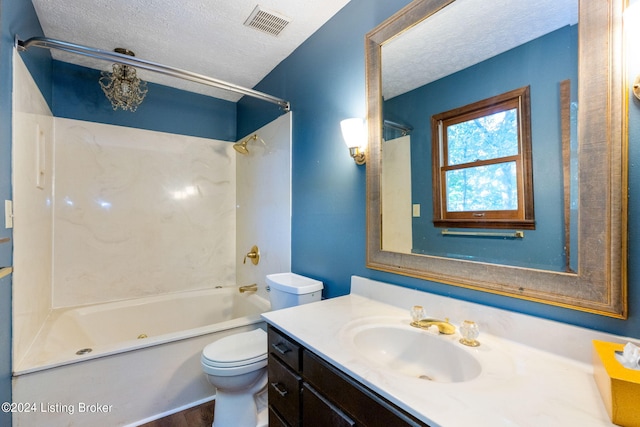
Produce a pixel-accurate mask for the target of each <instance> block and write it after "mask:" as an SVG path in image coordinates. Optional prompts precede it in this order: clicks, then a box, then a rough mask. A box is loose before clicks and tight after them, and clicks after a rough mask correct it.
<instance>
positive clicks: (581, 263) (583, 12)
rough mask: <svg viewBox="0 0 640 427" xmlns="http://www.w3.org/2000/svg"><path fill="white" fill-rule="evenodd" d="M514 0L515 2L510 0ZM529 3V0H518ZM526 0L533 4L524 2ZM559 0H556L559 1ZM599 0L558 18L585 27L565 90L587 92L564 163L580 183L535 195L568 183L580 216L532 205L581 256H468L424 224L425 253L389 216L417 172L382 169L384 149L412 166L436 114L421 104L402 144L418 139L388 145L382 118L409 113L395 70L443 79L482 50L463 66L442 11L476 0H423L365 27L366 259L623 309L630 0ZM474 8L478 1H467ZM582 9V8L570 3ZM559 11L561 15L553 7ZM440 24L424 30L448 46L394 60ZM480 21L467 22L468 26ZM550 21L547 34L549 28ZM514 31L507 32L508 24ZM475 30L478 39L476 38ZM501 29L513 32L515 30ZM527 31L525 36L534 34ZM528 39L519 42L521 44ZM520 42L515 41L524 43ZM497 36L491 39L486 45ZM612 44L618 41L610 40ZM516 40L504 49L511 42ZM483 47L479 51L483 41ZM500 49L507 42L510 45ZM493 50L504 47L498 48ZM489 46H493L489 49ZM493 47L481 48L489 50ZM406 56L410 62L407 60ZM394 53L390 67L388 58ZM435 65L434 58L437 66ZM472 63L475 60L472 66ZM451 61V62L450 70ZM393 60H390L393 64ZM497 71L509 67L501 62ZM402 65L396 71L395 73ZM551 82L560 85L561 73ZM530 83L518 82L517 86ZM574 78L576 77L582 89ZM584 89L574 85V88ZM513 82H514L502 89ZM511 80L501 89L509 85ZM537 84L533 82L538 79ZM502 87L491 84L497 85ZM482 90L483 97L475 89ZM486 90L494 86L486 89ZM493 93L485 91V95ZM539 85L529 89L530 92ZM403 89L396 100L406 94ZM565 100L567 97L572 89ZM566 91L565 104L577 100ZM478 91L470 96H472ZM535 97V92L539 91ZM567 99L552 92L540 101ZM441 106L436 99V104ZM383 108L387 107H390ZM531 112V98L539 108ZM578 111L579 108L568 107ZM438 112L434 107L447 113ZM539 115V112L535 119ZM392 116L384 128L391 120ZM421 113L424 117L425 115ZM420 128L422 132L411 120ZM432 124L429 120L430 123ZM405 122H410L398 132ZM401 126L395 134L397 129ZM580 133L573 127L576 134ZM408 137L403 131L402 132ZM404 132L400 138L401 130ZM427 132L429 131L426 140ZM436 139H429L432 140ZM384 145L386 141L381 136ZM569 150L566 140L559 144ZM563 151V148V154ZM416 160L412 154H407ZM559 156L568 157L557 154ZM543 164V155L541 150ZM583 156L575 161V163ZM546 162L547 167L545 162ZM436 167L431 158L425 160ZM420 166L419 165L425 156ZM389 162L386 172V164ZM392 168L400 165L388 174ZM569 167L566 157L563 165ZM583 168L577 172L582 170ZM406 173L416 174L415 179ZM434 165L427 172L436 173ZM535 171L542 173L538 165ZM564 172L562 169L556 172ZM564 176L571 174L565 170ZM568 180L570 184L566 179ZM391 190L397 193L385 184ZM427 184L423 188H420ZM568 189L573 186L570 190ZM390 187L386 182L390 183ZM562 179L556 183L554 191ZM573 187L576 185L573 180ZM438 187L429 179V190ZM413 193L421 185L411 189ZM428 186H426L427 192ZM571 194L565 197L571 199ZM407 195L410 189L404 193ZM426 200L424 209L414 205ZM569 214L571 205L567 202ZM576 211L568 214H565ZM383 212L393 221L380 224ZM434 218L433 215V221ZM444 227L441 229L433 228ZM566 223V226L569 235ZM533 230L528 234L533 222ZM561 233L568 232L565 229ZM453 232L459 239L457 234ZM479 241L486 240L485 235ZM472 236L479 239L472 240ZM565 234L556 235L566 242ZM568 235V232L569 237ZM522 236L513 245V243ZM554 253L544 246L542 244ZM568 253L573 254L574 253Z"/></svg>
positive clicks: (563, 302) (567, 302) (490, 287)
mask: <svg viewBox="0 0 640 427" xmlns="http://www.w3.org/2000/svg"><path fill="white" fill-rule="evenodd" d="M505 2H508V0H505ZM518 3H522V2H518ZM525 3H526V2H525ZM552 3H558V2H552ZM592 3H593V2H579V10H578V16H579V20H578V21H579V24H578V25H577V30H576V25H575V23H573V24H572V23H571V22H563V23H560V24H559V25H560V27H565V26H566V25H570V26H571V25H573V27H567V28H573V31H575V33H576V34H577V40H576V43H575V44H576V46H577V69H576V71H575V75H579V76H580V80H579V81H578V82H577V84H576V82H575V80H576V79H570V80H571V84H572V86H573V91H574V93H573V94H571V90H570V89H569V91H568V92H563V93H567V95H566V96H567V97H568V99H570V100H571V102H574V103H575V101H577V100H579V105H580V106H581V107H582V108H577V109H574V112H575V111H576V110H577V113H576V114H577V123H576V120H575V119H574V120H573V122H574V123H575V124H576V127H577V129H576V130H575V132H572V133H573V135H574V139H575V142H574V146H576V147H577V148H576V149H575V150H574V151H575V156H576V158H570V159H569V160H568V161H566V162H565V163H566V164H568V165H572V166H573V168H572V170H571V174H572V175H573V176H574V179H573V184H572V183H571V179H570V178H569V179H568V180H566V179H565V181H564V182H563V180H562V179H560V180H556V181H552V182H550V183H548V184H546V185H538V187H540V188H536V186H535V185H534V193H535V199H536V200H535V203H537V204H546V203H549V201H548V200H546V199H545V197H546V196H547V195H548V194H551V193H554V194H556V195H557V194H558V193H560V197H561V198H560V199H559V200H560V204H563V201H564V203H565V204H567V200H570V203H575V204H576V206H577V209H578V211H579V213H580V215H573V217H572V219H571V223H572V224H571V227H568V226H566V225H565V224H568V223H569V222H570V221H569V220H567V219H566V218H564V219H563V217H562V211H560V218H555V219H551V220H549V219H547V218H544V215H539V214H538V212H539V211H540V210H539V209H536V228H537V229H536V230H535V232H538V229H539V230H545V229H547V228H549V230H552V231H550V233H551V234H549V235H547V236H546V237H544V241H549V242H551V241H554V242H556V243H554V248H555V249H554V250H555V251H556V252H557V253H559V254H560V257H561V258H562V257H563V253H564V251H565V248H566V247H567V246H569V247H571V248H573V249H572V250H571V252H572V253H571V258H573V259H574V261H573V262H571V264H570V266H569V262H568V261H567V262H566V265H567V267H566V268H563V266H560V267H558V266H557V265H552V266H549V265H546V264H545V263H540V262H537V261H534V262H531V263H529V264H527V263H526V262H525V261H526V260H525V261H522V260H520V259H515V260H510V259H507V260H506V261H503V260H502V259H489V260H487V259H484V258H481V257H479V256H477V255H474V254H473V252H472V253H471V255H464V254H463V256H458V255H457V254H456V255H450V254H449V250H444V251H441V252H438V250H439V248H440V245H437V244H434V242H437V238H438V237H439V236H435V235H434V233H432V234H425V235H424V236H422V237H420V238H423V239H425V240H429V243H430V244H432V246H434V248H435V249H434V251H417V250H416V246H417V245H416V244H415V242H413V243H412V242H407V238H406V237H402V236H407V233H409V235H411V233H414V234H413V236H414V239H415V236H416V234H415V230H412V226H411V222H414V223H415V218H414V220H413V221H409V222H408V223H409V225H407V221H406V220H403V221H400V222H403V223H404V225H403V227H404V231H403V230H402V228H396V226H395V225H393V226H392V225H390V219H389V218H390V216H389V207H393V206H395V205H398V203H402V201H396V200H390V198H391V195H392V194H393V195H397V193H398V191H394V190H395V189H396V188H400V187H394V186H398V185H399V186H402V182H403V180H404V182H405V183H406V182H407V179H408V180H409V182H411V183H412V184H413V183H414V182H415V181H414V179H415V178H414V177H413V176H411V174H412V172H407V171H406V169H411V168H405V170H404V177H403V176H402V175H401V174H400V173H395V172H396V171H397V172H399V171H400V169H402V168H399V169H397V170H396V171H394V170H392V169H391V168H387V169H385V163H383V157H384V158H385V160H384V161H385V162H387V160H386V157H387V156H392V157H396V158H404V159H405V160H403V161H405V162H406V161H411V162H412V163H411V165H412V167H414V165H416V161H417V160H416V159H414V158H413V156H414V145H415V146H423V147H425V146H428V147H430V146H431V141H430V139H431V133H430V132H431V131H430V129H429V132H419V127H420V126H422V127H424V126H425V123H429V121H430V119H431V114H435V113H429V112H423V111H419V113H420V114H423V117H424V119H423V120H419V121H418V122H414V123H404V124H405V125H409V128H410V132H409V140H408V141H407V140H406V136H405V137H402V138H405V142H404V144H405V146H409V147H411V148H410V149H405V150H399V151H396V150H395V149H390V148H383V145H384V144H386V143H383V138H384V136H387V139H389V137H388V135H384V133H385V132H384V130H385V128H392V131H393V129H394V128H397V124H398V123H400V124H401V125H402V124H403V123H402V119H403V116H402V114H396V116H393V114H392V113H394V110H393V109H392V106H391V101H392V100H393V96H394V95H390V93H391V92H388V91H389V90H390V88H391V87H392V86H393V87H396V86H398V85H402V84H404V82H406V78H402V79H399V80H398V84H395V83H394V84H393V85H391V83H392V82H393V80H394V79H395V78H396V74H398V71H397V70H406V69H415V68H418V67H421V66H422V65H423V64H427V65H428V66H429V67H426V68H424V69H421V70H420V73H417V74H420V75H422V77H424V76H426V75H433V77H431V80H434V79H442V78H443V76H446V75H449V74H451V73H458V74H459V70H460V69H462V68H466V69H465V70H464V71H463V72H465V73H466V72H468V71H469V70H470V69H471V68H473V67H474V65H472V64H476V63H478V60H477V59H472V58H468V57H469V55H470V54H466V55H462V57H463V58H465V60H467V59H469V61H470V62H469V63H468V64H460V62H461V61H460V60H459V59H456V61H452V60H451V59H452V58H454V57H455V58H458V55H451V54H447V52H451V51H452V50H453V49H456V48H459V49H462V47H464V46H466V45H467V44H468V43H466V42H462V41H460V40H459V39H454V40H453V41H449V42H445V41H444V40H445V39H444V36H443V35H442V34H443V32H444V33H451V32H453V29H451V25H450V24H448V26H447V25H443V24H441V20H439V17H440V16H441V15H442V14H444V13H448V12H449V11H450V10H453V9H454V8H457V9H461V10H463V15H464V16H473V15H474V12H475V11H476V9H477V8H478V6H475V7H474V6H473V4H474V1H473V0H416V1H414V2H412V3H410V4H409V5H408V6H406V7H405V8H404V9H402V10H401V11H400V12H398V13H397V14H396V15H394V16H392V17H391V18H389V19H388V20H386V21H385V22H383V23H382V24H381V25H379V26H378V27H377V28H375V29H374V30H373V31H371V32H370V33H369V34H367V37H366V61H367V63H366V66H367V102H368V123H369V153H368V162H367V267H369V268H373V269H378V270H383V271H388V272H392V273H397V274H403V275H408V276H413V277H418V278H423V279H428V280H433V281H437V282H442V283H446V284H451V285H458V286H463V287H468V288H472V289H477V290H483V291H487V292H493V293H498V294H503V295H507V296H512V297H518V298H523V299H527V300H533V301H538V302H544V303H548V304H553V305H559V306H564V307H570V308H573V309H577V310H582V311H588V312H593V313H598V314H603V315H608V316H612V317H619V318H626V315H627V312H626V216H625V212H626V188H627V185H626V168H627V166H626V165H627V161H626V152H625V149H624V148H625V146H626V138H627V136H626V134H625V129H626V122H625V120H626V96H625V93H626V92H625V84H624V81H623V74H624V73H623V61H622V28H621V27H622V23H621V16H622V11H623V8H624V6H623V2H622V1H621V0H610V2H609V5H610V7H609V8H605V7H601V6H598V5H594V4H592ZM465 7H471V8H472V9H464V8H465ZM574 7H575V6H574ZM521 15H522V16H523V18H530V17H531V14H530V13H527V14H521ZM555 15H556V16H558V15H561V14H559V13H555ZM513 21H516V22H515V23H516V27H518V26H520V27H522V26H530V27H533V25H529V24H527V23H525V22H523V21H522V20H515V19H511V20H508V22H509V23H513ZM430 25H432V26H433V27H434V28H432V29H431V31H435V33H432V34H431V36H430V37H428V38H427V37H425V36H421V37H418V38H421V39H423V40H425V39H426V40H433V42H431V44H434V43H436V41H437V42H439V43H440V44H441V45H443V46H444V47H445V49H444V50H443V53H440V54H437V53H434V52H430V53H429V54H428V55H429V56H428V58H427V59H424V58H423V57H421V56H420V54H419V53H420V52H421V51H422V50H423V49H422V48H420V49H418V48H415V47H414V48H413V49H412V54H411V55H409V56H410V58H406V56H407V55H406V54H404V58H402V57H399V58H392V55H391V54H392V53H393V52H394V48H393V45H395V44H401V43H404V40H406V39H405V37H406V38H411V37H412V36H411V34H412V33H415V32H416V29H417V28H419V27H424V26H430ZM471 26H473V25H472V24H469V23H465V25H460V27H463V28H469V27H471ZM492 28H494V29H495V32H500V31H502V30H507V31H512V30H510V29H509V26H508V25H506V24H505V25H499V26H495V25H494V26H493V27H492ZM547 32H548V31H545V32H542V33H540V34H546V33H547ZM509 34H511V33H509ZM476 38H477V37H476ZM502 38H503V39H504V38H506V39H511V38H513V37H511V38H510V37H505V36H502ZM526 41H527V40H525V42H526ZM520 43H522V42H520ZM520 43H519V44H520ZM486 44H487V45H494V43H486ZM611 47H613V48H611ZM512 48H513V46H511V47H507V49H512ZM475 50H479V49H477V48H476V49H475ZM503 51H504V50H503ZM493 55H494V56H495V55H499V53H498V54H496V53H493ZM489 56H490V55H489ZM486 57H487V56H485V58H486ZM407 59H408V62H407ZM522 62H523V63H524V64H525V65H527V66H528V67H529V71H528V72H527V73H526V74H529V75H531V74H536V73H539V72H540V69H535V68H534V69H531V66H532V65H534V67H535V65H536V64H538V65H539V63H536V62H531V61H529V62H528V63H527V61H522ZM387 63H391V65H392V66H391V67H387V68H385V67H386V64H387ZM437 64H440V65H438V66H437V67H435V68H434V66H435V65H437ZM470 65H471V68H469V66H470ZM445 66H446V67H449V66H450V67H452V68H451V69H449V70H444V71H443V69H444V68H445ZM388 68H390V69H388ZM494 68H495V69H496V70H502V69H501V68H496V67H494ZM394 69H395V71H394ZM475 78H476V77H475V76H474V77H471V78H470V77H468V76H467V79H468V80H470V81H475ZM428 81H429V80H427V83H425V82H424V81H423V82H419V83H417V85H418V86H416V83H414V84H413V86H411V85H410V86H409V89H406V88H404V89H396V93H404V92H407V90H413V89H415V88H416V87H419V86H424V85H428ZM554 84H559V82H555V83H554ZM521 86H522V85H521ZM576 86H577V87H576ZM576 89H577V91H576ZM506 90H508V89H506ZM506 90H505V91H506ZM532 91H533V89H532ZM492 95H495V94H492ZM477 96H479V95H477ZM488 96H490V95H488ZM488 96H487V97H488ZM533 97H534V95H533V94H532V98H533ZM397 98H400V96H398V97H397ZM439 98H440V99H441V100H443V101H444V102H445V103H444V104H443V106H442V107H441V111H445V110H448V109H450V108H456V107H460V106H461V105H448V104H446V103H447V102H449V103H452V102H453V103H455V102H460V101H458V100H457V99H454V98H455V97H454V96H453V95H452V93H451V91H450V90H449V91H447V90H443V91H442V92H441V94H440V96H439ZM565 98H566V97H565ZM565 98H563V99H564V101H563V102H564V103H565V104H569V105H570V103H569V102H568V101H566V99H565ZM476 101H479V99H471V100H470V101H469V103H471V102H476ZM532 102H533V101H532ZM547 102H549V103H551V102H553V103H555V104H554V107H555V105H557V104H559V103H560V101H559V100H557V96H556V98H554V99H552V100H549V101H547V100H546V99H545V100H544V101H543V104H542V106H543V108H544V106H545V105H546V104H544V103H547ZM437 108H440V107H437ZM385 109H386V110H385ZM532 110H533V107H532ZM566 110H567V111H569V112H570V111H571V108H567V109H566ZM441 111H436V113H438V112H441ZM534 120H535V117H533V114H532V121H534ZM385 121H386V126H385ZM423 122H424V123H423ZM414 129H415V133H414V132H413V130H414ZM425 129H426V128H425ZM400 132H402V131H400ZM392 133H393V132H392ZM576 135H577V136H576ZM396 136H400V135H396ZM402 138H399V139H402ZM418 139H424V140H418ZM427 139H428V141H427ZM536 142H537V141H536V136H535V132H534V135H533V141H532V145H533V152H534V159H533V162H534V166H533V169H534V183H535V182H536V171H537V170H544V169H536V156H535V154H536ZM385 147H386V145H385ZM542 151H548V150H547V149H546V148H545V149H542V148H539V147H538V152H542ZM560 151H561V150H560ZM422 152H423V155H422V157H423V158H424V157H427V160H426V161H427V162H430V157H429V156H430V153H429V152H426V153H425V150H424V149H423V150H422ZM559 157H561V156H559ZM407 159H410V160H407ZM555 162H556V163H560V164H562V161H561V160H557V161H555ZM538 163H540V160H538ZM575 165H577V167H576V166H575ZM538 166H539V165H538ZM430 168H431V166H430V165H429V169H430ZM417 169H422V167H421V166H419V167H418V168H417ZM385 171H386V172H387V173H386V174H385V173H384V172H385ZM390 171H393V172H394V173H390ZM559 171H560V172H561V173H560V175H562V172H563V167H562V166H560V167H559ZM574 172H575V173H574ZM407 175H409V177H407ZM427 175H429V177H430V175H431V172H430V171H429V172H428V173H427ZM538 175H545V174H544V173H540V172H538ZM556 175H558V174H556ZM564 175H567V173H566V170H564ZM567 182H569V184H568V185H567ZM389 188H392V191H387V190H389ZM420 188H422V187H420ZM563 188H566V189H565V190H564V191H563V190H562V189H563ZM383 189H384V192H383ZM558 189H560V190H558ZM569 189H571V190H569ZM430 190H431V189H430V188H429V191H430ZM413 193H414V194H416V193H417V192H416V191H414V192H413ZM424 193H428V191H424ZM413 197H414V196H409V203H410V204H411V205H410V206H407V209H406V210H405V211H407V212H408V215H412V216H414V217H416V214H417V215H418V216H420V217H426V218H423V219H425V221H432V215H433V213H432V207H431V205H430V204H429V201H428V200H427V202H423V203H418V205H419V206H418V207H417V208H416V206H414V205H416V203H415V201H414V200H413ZM565 197H569V198H568V199H565ZM404 202H405V204H406V199H405V200H404ZM416 209H418V210H419V211H421V212H416ZM565 213H566V212H565ZM569 215H570V216H571V214H570V213H569ZM383 218H384V219H385V220H386V221H385V222H384V224H385V225H384V226H383ZM431 226H432V228H433V224H431ZM385 230H393V232H392V233H385ZM437 232H438V233H440V230H439V229H437ZM565 232H566V234H564V233H565ZM527 233H529V232H527ZM559 235H562V236H560V237H558V236H559ZM531 236H532V235H531V234H529V235H527V234H525V237H524V238H523V239H518V240H520V241H517V242H514V241H513V240H514V239H510V238H507V239H475V240H472V241H471V243H468V244H465V245H462V246H465V247H474V250H476V251H479V252H477V253H487V249H486V248H485V247H484V246H482V245H485V243H482V242H483V241H485V242H486V241H488V240H491V244H492V245H494V246H495V247H496V248H499V247H501V246H502V247H506V248H507V249H506V250H505V251H504V252H507V253H520V254H523V253H524V254H526V253H527V251H526V250H525V249H522V248H523V247H524V245H523V242H524V241H526V240H527V239H530V240H532V237H531ZM449 239H457V237H453V238H451V237H449ZM478 241H481V242H480V243H477V242H478ZM474 242H475V243H474ZM557 242H560V243H559V244H558V243H557ZM566 242H569V244H568V245H567V244H566ZM514 244H515V245H519V246H516V248H517V249H512V248H511V247H510V246H513V245H514ZM545 252H546V249H545ZM566 258H567V259H568V258H569V256H566Z"/></svg>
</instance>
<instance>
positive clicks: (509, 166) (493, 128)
mask: <svg viewBox="0 0 640 427" xmlns="http://www.w3.org/2000/svg"><path fill="white" fill-rule="evenodd" d="M529 103H530V102H529V87H528V86H527V87H524V88H520V89H516V90H513V91H511V92H507V93H504V94H502V95H498V96H494V97H492V98H489V99H485V100H482V101H479V102H476V103H473V104H469V105H466V106H464V107H460V108H456V109H453V110H450V111H446V112H444V113H440V114H436V115H434V116H433V117H432V118H431V132H432V150H431V152H432V164H433V211H434V219H433V222H434V224H435V226H436V227H466V228H521V229H529V230H531V229H534V228H535V221H534V214H533V179H532V170H531V125H530V123H531V120H530V107H529Z"/></svg>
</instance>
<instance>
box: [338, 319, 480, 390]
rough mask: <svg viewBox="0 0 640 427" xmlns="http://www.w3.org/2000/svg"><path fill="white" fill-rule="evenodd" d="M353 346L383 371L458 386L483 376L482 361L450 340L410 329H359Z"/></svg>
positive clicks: (385, 326) (354, 337) (375, 327)
mask: <svg viewBox="0 0 640 427" xmlns="http://www.w3.org/2000/svg"><path fill="white" fill-rule="evenodd" d="M352 332H353V334H350V335H351V339H350V341H351V343H352V345H353V346H354V347H355V349H356V350H357V351H358V352H359V353H360V354H362V357H364V358H365V359H367V360H368V361H369V362H371V363H373V364H375V365H378V366H380V368H381V369H385V370H391V371H393V372H395V373H398V374H401V375H406V376H409V377H413V378H420V379H423V380H426V381H435V382H439V383H455V382H463V381H470V380H472V379H474V378H476V377H477V376H478V375H480V373H481V371H482V367H481V365H480V362H478V360H476V358H475V357H474V356H473V355H472V354H470V352H469V350H467V349H465V348H462V347H461V346H460V344H458V343H457V340H456V341H452V340H451V339H449V338H447V337H444V336H438V335H434V334H431V333H429V332H425V331H422V330H419V329H413V328H411V327H409V326H403V327H395V326H390V325H367V326H360V327H358V328H356V330H354V331H352Z"/></svg>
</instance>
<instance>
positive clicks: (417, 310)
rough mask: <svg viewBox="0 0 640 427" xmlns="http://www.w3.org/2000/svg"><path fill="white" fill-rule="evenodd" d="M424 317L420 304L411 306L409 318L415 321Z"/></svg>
mask: <svg viewBox="0 0 640 427" xmlns="http://www.w3.org/2000/svg"><path fill="white" fill-rule="evenodd" d="M424 318H425V312H424V308H423V307H422V306H421V305H414V306H413V307H411V320H412V321H413V322H417V321H418V320H422V319H424Z"/></svg>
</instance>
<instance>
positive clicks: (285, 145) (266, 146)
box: [236, 113, 292, 297]
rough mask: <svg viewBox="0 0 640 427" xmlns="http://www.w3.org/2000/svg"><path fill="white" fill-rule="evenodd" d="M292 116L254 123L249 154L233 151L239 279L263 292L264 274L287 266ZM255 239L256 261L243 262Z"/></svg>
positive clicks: (285, 269)
mask: <svg viewBox="0 0 640 427" xmlns="http://www.w3.org/2000/svg"><path fill="white" fill-rule="evenodd" d="M291 120H292V113H288V114H285V115H283V116H280V117H279V118H278V119H276V120H274V121H273V122H271V123H269V124H268V125H266V126H264V127H263V128H261V129H258V130H257V131H256V132H254V133H255V134H257V135H258V139H257V140H256V141H251V142H249V144H248V146H247V147H248V149H249V154H248V155H244V156H243V155H240V154H237V194H238V201H237V212H236V244H237V248H238V250H237V253H238V258H236V263H237V264H236V265H237V280H238V284H239V285H249V284H252V283H257V284H258V285H260V290H259V293H260V294H262V295H263V296H265V297H267V293H266V290H265V286H264V285H265V276H266V275H267V274H271V273H282V272H287V271H291ZM251 135H253V134H250V135H247V137H250V136H251ZM243 139H244V138H243ZM243 139H242V140H243ZM253 245H257V246H258V248H259V249H260V262H259V263H258V265H253V264H252V263H251V260H250V259H247V262H246V263H243V261H244V256H245V255H246V254H247V252H249V250H250V249H251V247H252V246H253Z"/></svg>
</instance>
